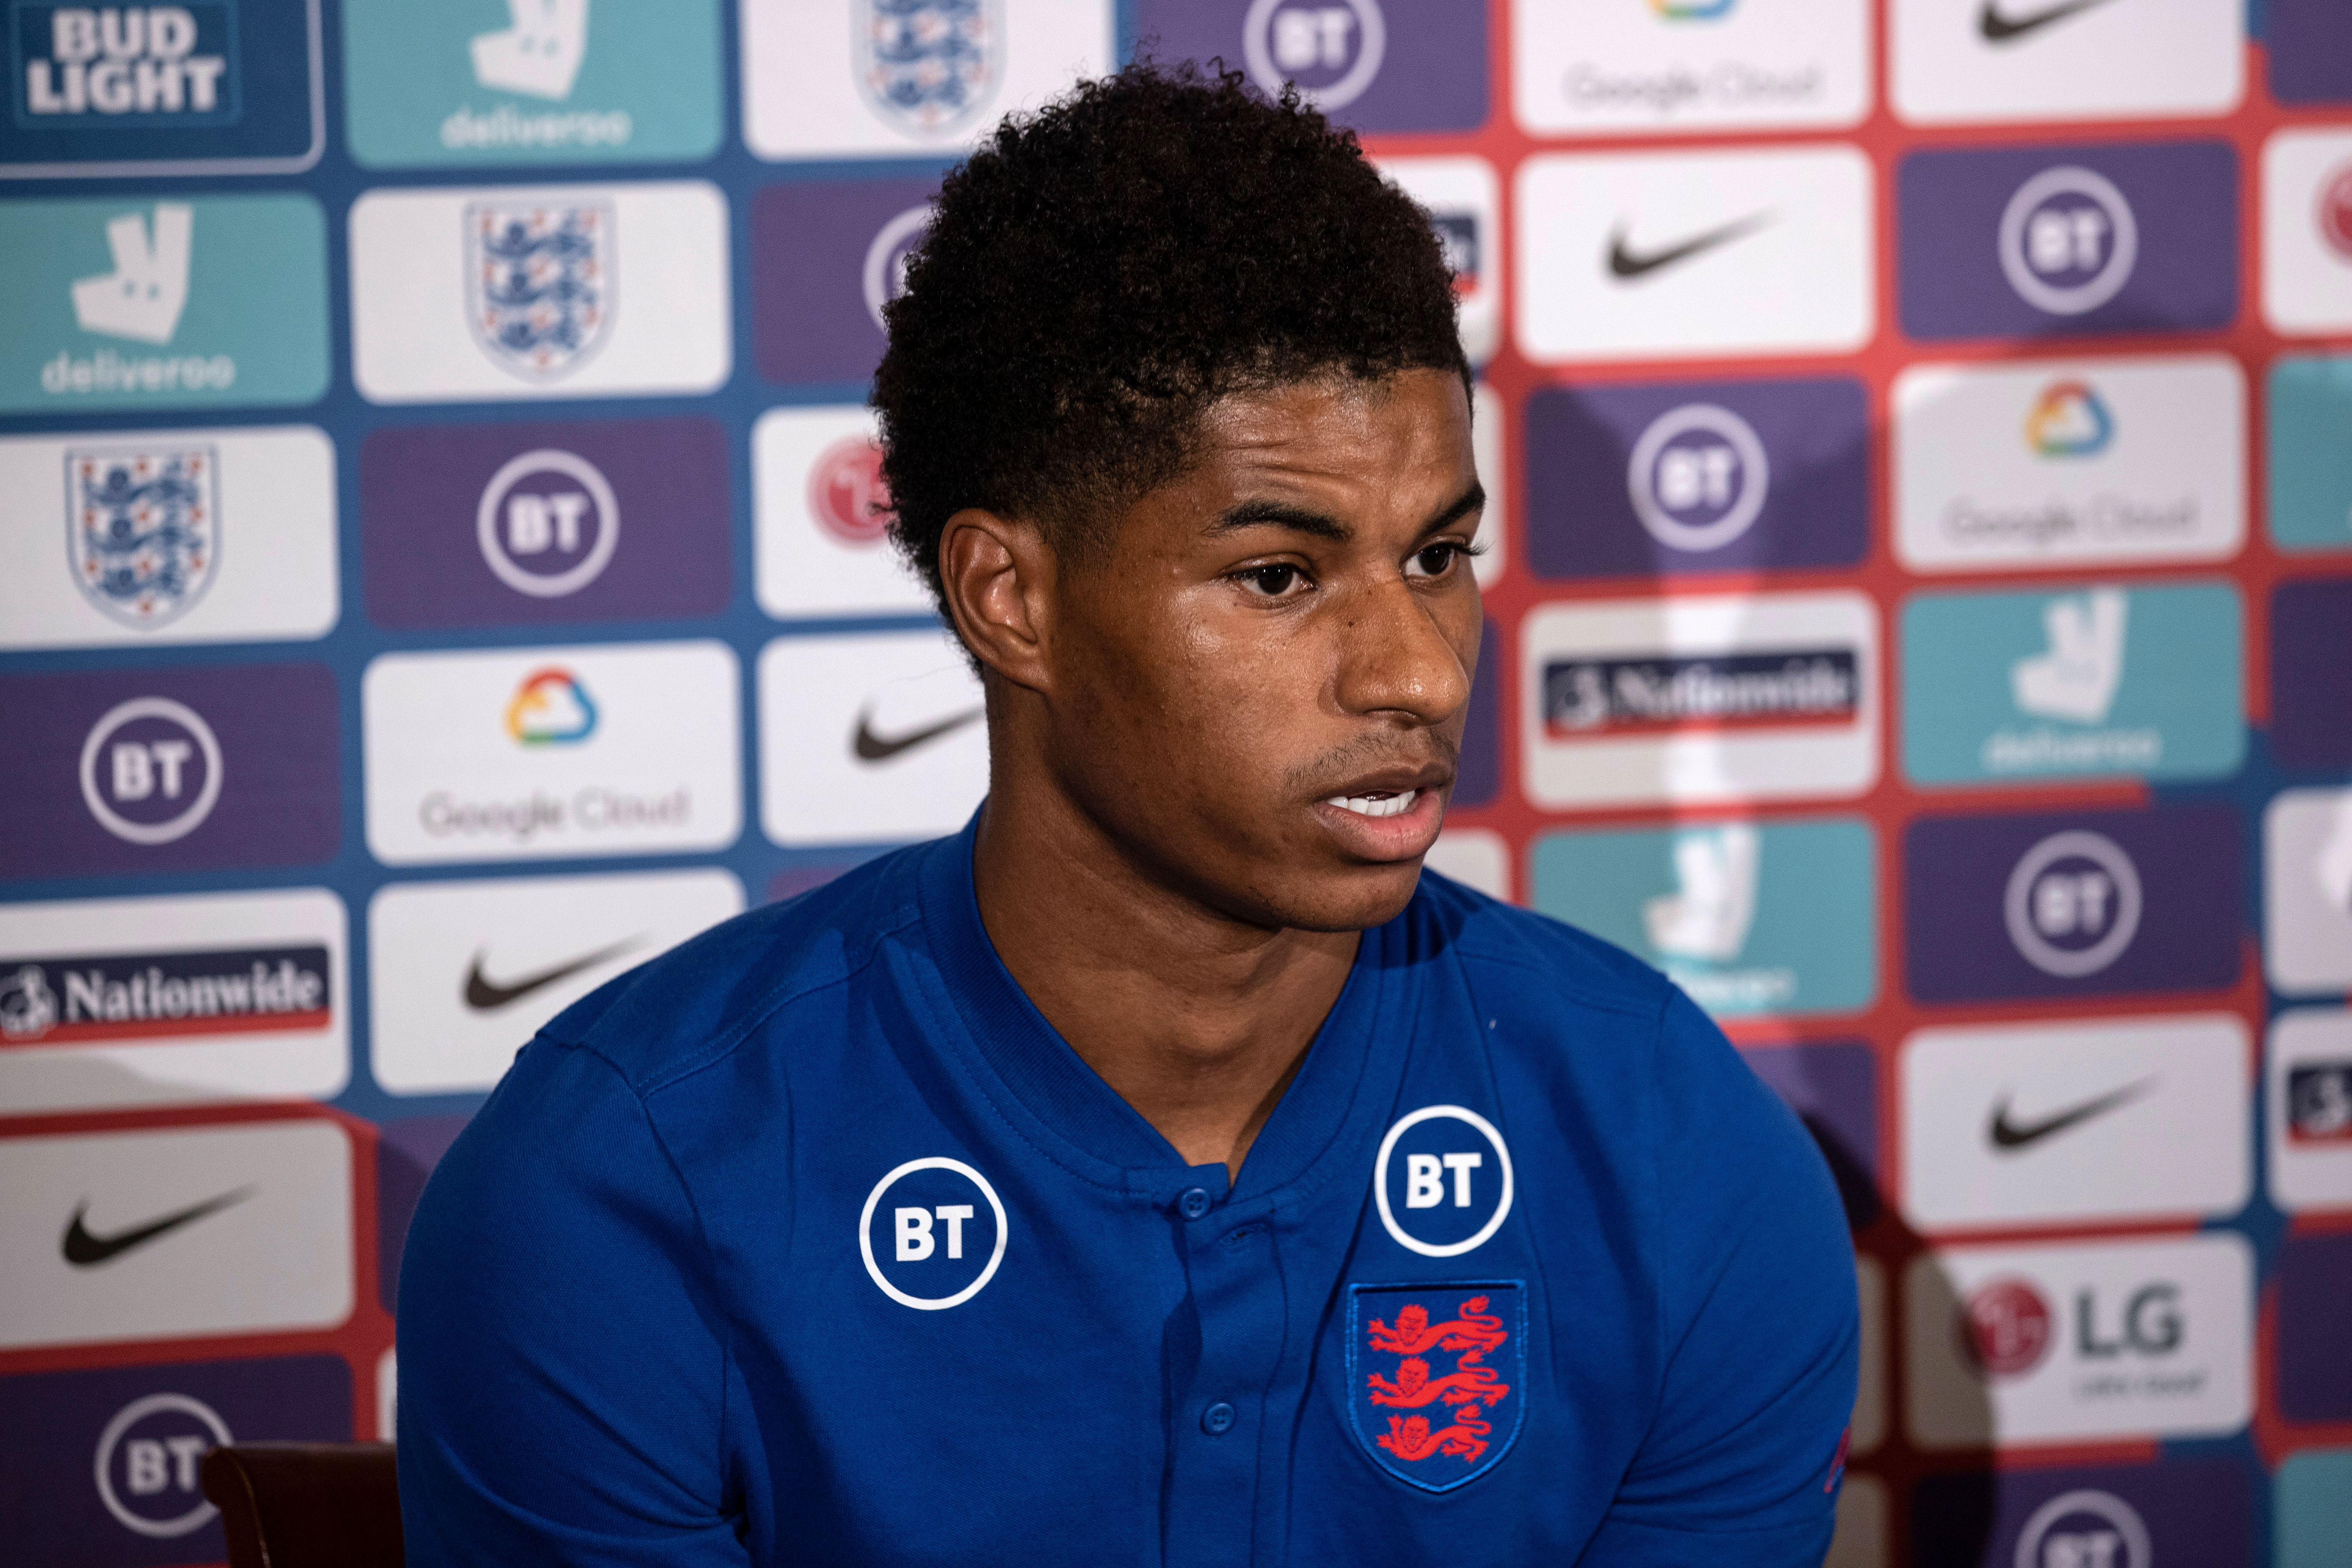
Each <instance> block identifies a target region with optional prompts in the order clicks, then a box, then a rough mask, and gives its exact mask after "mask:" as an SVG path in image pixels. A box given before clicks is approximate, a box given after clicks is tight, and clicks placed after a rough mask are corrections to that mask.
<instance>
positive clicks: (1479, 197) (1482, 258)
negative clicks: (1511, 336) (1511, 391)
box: [1379, 158, 1503, 365]
mask: <svg viewBox="0 0 2352 1568" xmlns="http://www.w3.org/2000/svg"><path fill="white" fill-rule="evenodd" d="M1379 163H1380V170H1381V174H1386V175H1387V176H1388V177H1389V178H1390V179H1391V180H1393V181H1395V182H1396V184H1397V188H1398V189H1399V190H1402V192H1404V194H1405V195H1409V196H1411V197H1412V199H1413V200H1414V201H1416V202H1419V203H1420V204H1421V205H1423V207H1426V208H1427V209H1428V210H1429V216H1430V219H1431V221H1432V222H1433V224H1434V225H1435V226H1436V228H1437V237H1438V239H1439V241H1440V242H1441V243H1442V244H1443V245H1444V247H1445V264H1446V265H1447V266H1448V267H1450V268H1453V269H1454V310H1455V316H1454V320H1455V321H1456V322H1457V324H1458V325H1459V326H1460V328H1461V330H1462V352H1463V353H1464V354H1465V355H1466V356H1467V357H1468V358H1469V361H1470V363H1472V364H1473V365H1481V364H1484V363H1486V361H1487V360H1488V359H1490V358H1492V357H1493V355H1494V353H1495V343H1496V338H1497V336H1498V335H1499V334H1500V331H1501V327H1502V319H1503V244H1502V240H1503V217H1502V213H1503V191H1502V182H1501V181H1499V180H1498V179H1496V176H1495V165H1494V164H1492V163H1488V162H1486V159H1484V158H1382V159H1381V160H1380V161H1379Z"/></svg>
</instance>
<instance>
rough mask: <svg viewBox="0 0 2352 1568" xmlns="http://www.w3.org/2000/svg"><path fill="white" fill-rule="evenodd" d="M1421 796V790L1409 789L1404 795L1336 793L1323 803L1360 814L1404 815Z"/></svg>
mask: <svg viewBox="0 0 2352 1568" xmlns="http://www.w3.org/2000/svg"><path fill="white" fill-rule="evenodd" d="M1420 798H1421V792H1420V791H1419V790H1417V789H1409V790H1407V791H1405V792H1404V793H1403V794H1402V795H1333V796H1332V797H1331V798H1330V799H1329V800H1327V801H1325V802H1324V803H1323V804H1324V805H1336V806H1338V807H1339V809H1340V810H1341V811H1352V812H1354V813H1355V814H1356V815H1357V816H1403V815H1404V814H1405V813H1406V812H1408V811H1411V810H1412V803H1413V802H1414V801H1416V800H1419V799H1420Z"/></svg>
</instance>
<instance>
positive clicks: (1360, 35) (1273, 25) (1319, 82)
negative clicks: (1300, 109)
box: [1242, 0, 1388, 111]
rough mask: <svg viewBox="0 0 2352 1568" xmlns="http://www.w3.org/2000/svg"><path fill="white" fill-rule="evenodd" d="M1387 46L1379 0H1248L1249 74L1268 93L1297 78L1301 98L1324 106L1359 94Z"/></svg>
mask: <svg viewBox="0 0 2352 1568" xmlns="http://www.w3.org/2000/svg"><path fill="white" fill-rule="evenodd" d="M1387 50H1388V24H1387V22H1386V20H1385V18H1383V17H1382V16H1381V8H1380V5H1379V4H1378V0H1344V3H1343V4H1334V3H1332V0H1252V4H1251V5H1250V8H1249V15H1248V16H1247V17H1246V18H1245V19H1244V21H1243V23H1242V56H1243V58H1244V59H1245V60H1246V61H1247V62H1248V64H1249V74H1250V79H1252V80H1254V81H1255V82H1256V83H1257V85H1258V86H1259V87H1261V88H1264V89H1265V90H1266V91H1267V92H1270V93H1278V92H1280V91H1281V90H1282V89H1283V87H1284V85H1285V84H1286V83H1289V82H1296V83H1297V84H1298V95H1299V97H1300V98H1302V99H1304V100H1306V101H1307V103H1309V104H1311V105H1313V106H1314V107H1315V108H1317V109H1320V110H1327V111H1328V110H1334V109H1339V108H1341V107H1343V106H1345V105H1347V104H1350V103H1353V102H1354V101H1355V100H1357V99H1359V98H1360V97H1362V96H1363V94H1364V89H1367V88H1369V87H1370V86H1371V85H1372V79H1373V78H1375V77H1377V76H1379V75H1380V74H1381V57H1382V56H1383V55H1384V54H1386V53H1387Z"/></svg>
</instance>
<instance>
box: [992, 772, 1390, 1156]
mask: <svg viewBox="0 0 2352 1568" xmlns="http://www.w3.org/2000/svg"><path fill="white" fill-rule="evenodd" d="M972 875H973V880H974V882H975V884H976V887H977V890H978V893H979V899H980V915H981V921H982V924H983V925H984V926H985V927H986V928H987V931H988V935H989V940H990V941H991V942H992V943H993V944H994V945H995V948H996V952H997V954H998V956H999V957H1001V958H1002V959H1003V961H1004V966H1005V967H1006V968H1007V969H1008V970H1010V971H1011V972H1012V973H1013V979H1014V980H1015V981H1017V982H1018V983H1019V984H1020V986H1021V989H1022V990H1023V991H1024V992H1025V993H1027V994H1028V996H1029V1000H1030V1001H1031V1002H1033V1003H1034V1004H1035V1005H1036V1007H1037V1010H1038V1011H1039V1012H1040V1013H1043V1014H1044V1015H1045V1019H1046V1021H1047V1022H1048V1023H1050V1024H1052V1025H1053V1026H1054V1027H1055V1029H1056V1030H1057V1031H1059V1032H1060V1034H1061V1036H1062V1037H1063V1038H1064V1039H1066V1040H1067V1041H1068V1042H1069V1043H1070V1047H1071V1048H1072V1049H1073V1050H1075V1051H1076V1052H1077V1053H1078V1055H1079V1057H1080V1058H1083V1059H1084V1060H1085V1061H1086V1063H1087V1066H1088V1067H1091V1068H1094V1070H1095V1071H1096V1072H1097V1074H1098V1075H1100V1076H1101V1078H1102V1079H1103V1081H1104V1082H1105V1083H1108V1085H1110V1087H1111V1088H1112V1089H1115V1090H1117V1091H1118V1095H1119V1097H1120V1098H1121V1099H1123V1100H1126V1101H1127V1102H1128V1103H1129V1105H1131V1106H1133V1107H1135V1109H1136V1110H1137V1111H1138V1112H1139V1114H1140V1115H1141V1116H1142V1117H1143V1119H1144V1120H1145V1121H1149V1122H1150V1123H1151V1125H1152V1126H1153V1127H1154V1128H1156V1129H1157V1130H1158V1131H1159V1132H1160V1136H1161V1137H1163V1138H1165V1139H1167V1140H1168V1142H1170V1143H1171V1144H1172V1145H1173V1146H1174V1147H1175V1149H1176V1152H1178V1153H1179V1154H1181V1156H1182V1157H1183V1159H1184V1161H1185V1162H1186V1163H1188V1164H1194V1165H1205V1164H1213V1163H1223V1165H1224V1166H1225V1169H1226V1171H1227V1173H1229V1174H1238V1173H1240V1171H1241V1165H1242V1159H1243V1157H1244V1155H1245V1154H1246V1153H1248V1152H1249V1146H1250V1143H1251V1142H1252V1141H1253V1140H1255V1138H1256V1136H1257V1134H1258V1131H1259V1130H1260V1129H1261V1128H1263V1127H1264V1126H1265V1121H1266V1119H1267V1117H1269V1116H1270V1115H1272V1114H1273V1111H1274V1107H1275V1105H1276V1102H1277V1101H1279V1100H1281V1098H1282V1093H1283V1090H1284V1089H1286V1088H1287V1087H1288V1085H1289V1083H1290V1079H1291V1078H1292V1076H1293V1075H1294V1074H1296V1073H1297V1070H1298V1064H1299V1062H1300V1061H1301V1060H1302V1059H1304V1058H1305V1056H1306V1054H1307V1046H1308V1045H1309V1044H1311V1043H1312V1042H1313V1040H1314V1038H1315V1034H1316V1031H1317V1030H1318V1029H1319V1028H1320V1027H1321V1026H1322V1024H1323V1019H1324V1017H1325V1016H1327V1015H1328V1013H1329V1012H1330V1011H1331V1006H1332V1004H1333V1003H1335V1002H1336V1001H1338V1000H1339V992H1340V989H1341V987H1342V986H1344V985H1345V984H1347V979H1348V972H1349V968H1350V966H1351V965H1352V964H1353V963H1354V962H1355V955H1356V947H1357V944H1358V943H1359V942H1360V941H1361V940H1362V933H1361V932H1359V931H1299V930H1294V929H1283V930H1267V929H1265V928H1264V927H1261V926H1255V925H1251V924H1249V923H1247V922H1245V921H1237V920H1234V919H1233V918H1231V917H1229V916H1225V915H1223V914H1220V913H1219V912H1218V911H1216V910H1212V909H1209V908H1207V907H1206V906H1204V905H1202V903H1200V902H1199V901H1197V900H1192V899H1191V898H1188V897H1186V896H1185V895H1184V894H1183V893H1182V892H1181V891H1180V890H1178V889H1172V888H1170V887H1168V886H1165V885H1164V884H1162V883H1161V882H1160V881H1158V880H1156V879H1154V878H1153V877H1152V876H1151V875H1150V871H1149V870H1148V869H1147V868H1143V867H1140V866H1138V865H1136V864H1135V863H1134V862H1133V861H1132V860H1131V859H1130V858H1129V857H1127V856H1126V855H1124V854H1122V853H1121V852H1120V851H1119V850H1118V847H1117V846H1116V845H1115V844H1114V843H1113V842H1112V841H1111V839H1110V838H1109V837H1108V835H1107V834H1106V833H1105V832H1104V831H1103V829H1102V827H1101V826H1100V825H1099V824H1097V823H1096V822H1094V821H1092V820H1091V819H1089V818H1088V817H1087V816H1086V815H1085V813H1084V812H1082V811H1081V810H1079V809H1078V808H1077V807H1076V805H1074V804H1073V803H1071V802H1070V801H1068V800H1067V799H1066V797H1065V796H1063V795H1060V794H1059V793H1058V792H1055V791H1052V790H1047V789H1023V790H1014V791H1009V792H1003V793H1002V794H996V795H991V796H990V799H989V803H988V806H987V809H986V812H985V814H984V815H983V816H982V819H981V825H980V836H979V844H978V847H977V849H976V851H975V853H974V856H973V864H972Z"/></svg>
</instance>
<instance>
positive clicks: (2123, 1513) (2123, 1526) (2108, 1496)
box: [2013, 1489, 2155, 1568]
mask: <svg viewBox="0 0 2352 1568" xmlns="http://www.w3.org/2000/svg"><path fill="white" fill-rule="evenodd" d="M2154 1561H2155V1552H2154V1551H2153V1549H2152V1547H2151V1545H2150V1542H2149V1541H2148V1535H2147V1523H2146V1521H2143V1520H2142V1519H2141V1518H2140V1516H2139V1512H2138V1510H2137V1509H2134V1508H2133V1507H2132V1506H2131V1504H2129V1503H2127V1502H2126V1501H2124V1500H2123V1499H2121V1498H2119V1497H2117V1496H2116V1494H2115V1493H2113V1492H2103V1491H2091V1490H2087V1489H2085V1490H2082V1491H2071V1492H2063V1493H2061V1494H2060V1495H2059V1496H2057V1497H2054V1498H2052V1499H2051V1500H2049V1501H2048V1502H2045V1503H2043V1504H2042V1506H2041V1507H2040V1508H2038V1509H2035V1510H2033V1514H2032V1517H2031V1518H2029V1519H2028V1520H2027V1521H2025V1528H2024V1529H2023V1530H2021V1531H2018V1532H2017V1555H2016V1557H2015V1558H2014V1559H2013V1563H2014V1568H2149V1565H2150V1564H2151V1563H2153V1562H2154Z"/></svg>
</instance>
